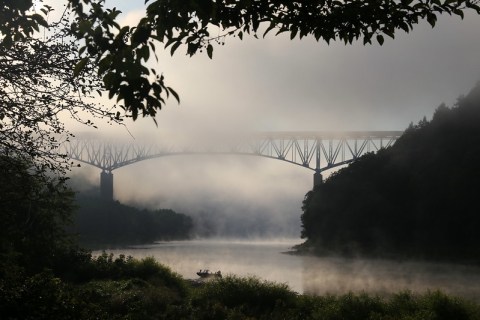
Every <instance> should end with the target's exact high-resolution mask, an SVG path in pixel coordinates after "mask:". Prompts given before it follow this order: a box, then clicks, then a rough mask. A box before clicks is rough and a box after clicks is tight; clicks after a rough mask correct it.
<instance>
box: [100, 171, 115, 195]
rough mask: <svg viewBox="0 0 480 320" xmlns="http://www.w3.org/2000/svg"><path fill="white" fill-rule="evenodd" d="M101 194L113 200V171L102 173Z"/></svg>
mask: <svg viewBox="0 0 480 320" xmlns="http://www.w3.org/2000/svg"><path fill="white" fill-rule="evenodd" d="M100 196H101V197H102V198H103V199H107V200H113V173H111V172H105V171H102V173H100Z"/></svg>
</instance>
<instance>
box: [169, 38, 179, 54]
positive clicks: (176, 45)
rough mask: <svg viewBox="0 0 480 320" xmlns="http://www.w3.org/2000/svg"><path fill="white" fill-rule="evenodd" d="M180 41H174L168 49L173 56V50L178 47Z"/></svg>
mask: <svg viewBox="0 0 480 320" xmlns="http://www.w3.org/2000/svg"><path fill="white" fill-rule="evenodd" d="M181 44H182V43H181V42H180V41H178V42H175V43H174V44H173V46H172V48H171V49H170V54H171V55H172V56H173V54H174V53H175V50H177V49H178V47H179V46H180V45H181Z"/></svg>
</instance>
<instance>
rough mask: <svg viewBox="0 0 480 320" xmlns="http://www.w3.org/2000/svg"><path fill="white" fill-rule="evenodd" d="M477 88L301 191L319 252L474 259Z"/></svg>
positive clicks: (479, 216) (477, 241)
mask: <svg viewBox="0 0 480 320" xmlns="http://www.w3.org/2000/svg"><path fill="white" fill-rule="evenodd" d="M479 165H480V85H477V87H476V88H475V89H474V90H472V91H471V92H470V94H469V95H468V96H467V97H464V98H460V99H459V100H458V103H457V104H456V106H455V107H452V108H447V107H446V106H445V105H441V106H440V107H438V108H437V110H436V111H435V113H434V115H433V119H432V120H431V121H427V120H426V119H425V118H424V119H423V120H422V121H420V122H419V123H418V124H417V125H413V124H411V125H410V126H409V127H408V129H407V130H406V131H405V133H404V134H403V135H402V137H401V138H400V139H398V141H397V142H396V143H395V145H393V146H392V147H390V148H388V149H384V150H380V151H379V152H378V153H377V154H367V155H365V156H363V157H361V158H360V159H359V160H358V161H356V162H354V163H352V164H351V165H350V166H348V167H346V168H344V169H341V170H339V171H338V172H336V173H334V174H333V175H332V176H330V177H329V178H328V179H327V180H326V181H325V183H323V184H322V185H320V186H317V187H316V188H315V189H314V190H313V191H310V192H309V193H307V195H306V196H305V200H304V202H303V215H302V224H303V230H302V236H303V237H304V238H306V239H307V241H306V243H305V244H304V245H303V246H302V247H301V248H302V249H304V250H311V251H314V252H315V253H317V254H331V253H340V254H347V255H356V254H361V255H369V256H372V255H373V256H388V255H392V256H396V257H415V258H426V259H453V260H462V261H463V260H474V261H477V262H478V261H480V232H479V230H480V167H479Z"/></svg>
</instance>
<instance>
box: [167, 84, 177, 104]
mask: <svg viewBox="0 0 480 320" xmlns="http://www.w3.org/2000/svg"><path fill="white" fill-rule="evenodd" d="M167 90H168V91H169V92H170V93H171V94H172V95H173V96H174V97H175V99H176V100H177V101H178V103H180V96H179V95H178V93H177V92H176V91H175V90H173V89H172V88H170V87H167Z"/></svg>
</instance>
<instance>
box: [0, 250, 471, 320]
mask: <svg viewBox="0 0 480 320" xmlns="http://www.w3.org/2000/svg"><path fill="white" fill-rule="evenodd" d="M77 267H78V270H75V278H68V277H67V278H57V277H55V276H53V275H52V274H51V273H48V272H44V273H41V274H37V275H35V276H32V277H29V278H26V279H20V278H19V279H16V281H9V282H4V281H3V280H2V286H1V287H2V290H0V295H1V299H0V301H1V305H0V307H1V308H0V309H1V310H2V315H3V316H6V319H18V318H35V319H91V318H99V319H107V318H108V319H127V318H128V319H205V320H207V319H208V320H215V319H247V318H248V319H289V320H296V319H307V320H308V319H323V320H329V319H332V320H333V319H344V320H349V319H399V320H401V319H405V320H406V319H409V320H415V319H422V320H424V319H459V320H461V319H480V305H479V304H477V303H473V302H470V301H468V300H466V299H460V298H456V297H453V296H449V295H446V294H444V293H441V292H428V293H425V294H418V295H417V294H413V293H411V292H408V291H405V292H398V293H395V294H393V295H391V296H389V297H382V296H378V295H367V294H351V293H349V294H343V295H322V296H313V295H304V294H303V295H302V294H297V293H296V292H294V291H292V290H291V289H289V288H288V286H287V285H285V284H279V283H274V282H268V281H264V280H260V279H258V278H254V277H237V276H228V277H225V278H222V279H217V280H214V281H209V282H206V283H205V284H204V285H202V286H192V285H190V284H189V282H188V281H186V280H184V279H183V278H182V277H181V276H179V275H177V274H175V273H173V272H172V271H171V270H170V269H169V268H167V267H165V266H163V265H160V264H159V263H157V262H156V261H155V260H154V259H153V258H145V259H142V260H137V259H133V258H127V257H125V256H119V257H117V258H114V257H113V256H112V255H107V254H104V255H101V256H99V257H97V258H94V259H91V260H90V261H86V262H85V264H84V265H81V266H77ZM39 297H41V298H39Z"/></svg>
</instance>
